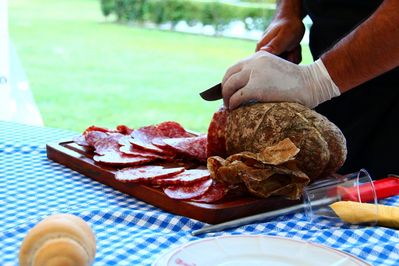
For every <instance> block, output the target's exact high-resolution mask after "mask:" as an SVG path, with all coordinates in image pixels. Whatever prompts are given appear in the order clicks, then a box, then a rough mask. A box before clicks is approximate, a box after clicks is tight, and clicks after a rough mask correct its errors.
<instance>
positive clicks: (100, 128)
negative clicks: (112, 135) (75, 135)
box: [83, 126, 112, 135]
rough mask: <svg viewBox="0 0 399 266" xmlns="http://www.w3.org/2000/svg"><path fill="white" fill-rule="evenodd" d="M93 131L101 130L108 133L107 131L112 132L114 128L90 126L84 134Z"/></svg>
mask: <svg viewBox="0 0 399 266" xmlns="http://www.w3.org/2000/svg"><path fill="white" fill-rule="evenodd" d="M91 131H100V132H103V133H107V132H111V131H112V130H110V129H108V128H106V127H99V126H90V127H88V128H86V130H85V131H84V132H83V135H86V134H87V133H89V132H91Z"/></svg>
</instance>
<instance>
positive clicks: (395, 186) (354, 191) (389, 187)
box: [337, 176, 399, 202]
mask: <svg viewBox="0 0 399 266" xmlns="http://www.w3.org/2000/svg"><path fill="white" fill-rule="evenodd" d="M373 184H374V189H375V192H376V195H377V199H385V198H389V197H392V196H395V195H399V178H397V177H393V176H389V177H386V178H383V179H380V180H376V181H373ZM337 189H338V193H339V195H341V197H342V200H349V201H360V200H361V201H362V202H371V201H373V200H374V193H373V189H372V186H371V185H370V184H367V183H366V184H362V185H360V186H359V187H338V188H337ZM359 196H360V200H359Z"/></svg>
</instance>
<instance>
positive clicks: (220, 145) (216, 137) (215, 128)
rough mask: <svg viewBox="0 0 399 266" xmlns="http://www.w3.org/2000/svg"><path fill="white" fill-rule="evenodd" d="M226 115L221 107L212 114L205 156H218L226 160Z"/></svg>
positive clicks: (225, 111)
mask: <svg viewBox="0 0 399 266" xmlns="http://www.w3.org/2000/svg"><path fill="white" fill-rule="evenodd" d="M227 118H228V113H227V110H226V109H225V108H224V107H221V108H220V109H219V110H218V111H217V112H215V113H214V115H213V117H212V120H211V123H210V124H209V127H208V144H207V156H208V157H210V156H220V157H223V158H226V155H227V152H226V128H227Z"/></svg>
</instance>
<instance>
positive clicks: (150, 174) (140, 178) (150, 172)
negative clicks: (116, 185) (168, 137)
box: [115, 165, 184, 183]
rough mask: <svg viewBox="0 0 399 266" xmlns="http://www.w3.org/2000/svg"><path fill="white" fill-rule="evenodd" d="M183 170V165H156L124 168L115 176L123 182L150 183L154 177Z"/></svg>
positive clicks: (171, 174)
mask: <svg viewBox="0 0 399 266" xmlns="http://www.w3.org/2000/svg"><path fill="white" fill-rule="evenodd" d="M183 171H184V167H174V168H165V167H162V166H158V165H146V166H141V167H130V168H124V169H121V170H119V171H117V172H116V174H115V178H116V179H117V180H120V181H123V182H135V183H151V182H152V181H153V180H154V179H158V178H167V177H172V176H175V175H177V174H180V173H181V172H183Z"/></svg>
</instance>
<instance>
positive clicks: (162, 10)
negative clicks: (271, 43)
mask: <svg viewBox="0 0 399 266" xmlns="http://www.w3.org/2000/svg"><path fill="white" fill-rule="evenodd" d="M100 2H101V11H102V13H103V14H104V16H108V15H110V14H114V15H115V16H116V18H117V20H118V21H128V22H136V23H143V22H152V23H155V24H156V25H160V24H162V23H166V22H169V23H171V24H172V27H173V26H174V25H176V24H177V23H178V22H179V21H186V22H187V23H188V24H190V25H193V24H195V23H198V22H201V23H203V24H205V25H212V26H213V27H214V28H215V29H216V35H217V34H218V33H219V32H221V31H222V30H223V29H225V28H226V27H227V25H228V24H229V23H230V22H232V21H234V20H240V21H242V22H244V23H245V26H246V28H247V29H259V30H264V29H265V28H266V26H267V25H268V24H269V23H270V21H271V19H272V16H273V13H274V9H275V5H274V4H273V3H271V2H274V1H271V0H263V1H258V2H247V1H220V0H101V1H100ZM247 18H251V19H250V20H249V19H247Z"/></svg>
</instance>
